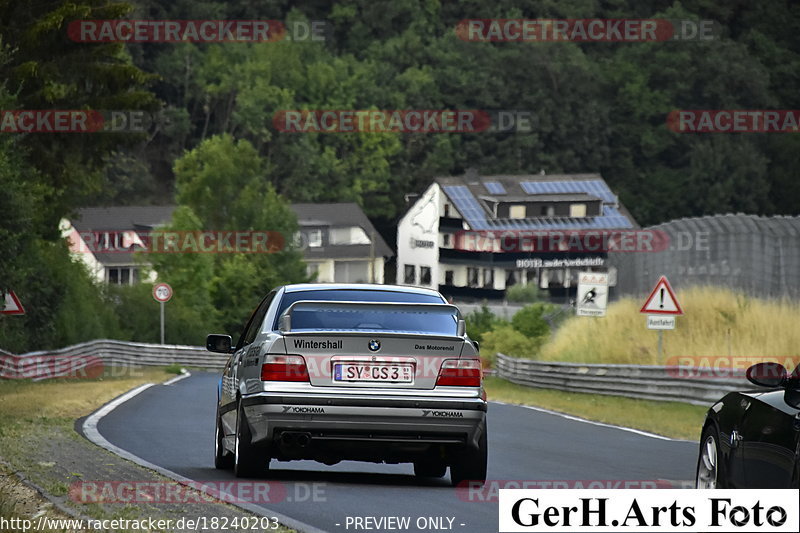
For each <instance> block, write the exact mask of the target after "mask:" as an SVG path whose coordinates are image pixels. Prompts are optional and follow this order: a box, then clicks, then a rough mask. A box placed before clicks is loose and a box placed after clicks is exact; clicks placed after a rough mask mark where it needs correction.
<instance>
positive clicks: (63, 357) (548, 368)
mask: <svg viewBox="0 0 800 533" xmlns="http://www.w3.org/2000/svg"><path fill="white" fill-rule="evenodd" d="M226 360H227V357H226V356H225V355H221V354H215V353H211V352H208V351H206V350H205V349H204V348H202V347H199V346H182V345H161V344H146V343H142V342H124V341H115V340H94V341H89V342H84V343H81V344H76V345H74V346H68V347H66V348H61V349H59V350H49V351H37V352H30V353H26V354H21V355H14V354H9V353H8V352H2V353H0V378H8V379H19V378H27V379H47V378H54V377H62V376H70V375H76V374H79V373H80V371H82V370H83V371H86V370H91V369H93V368H102V367H103V366H166V365H171V364H179V365H181V366H191V367H199V368H209V369H221V368H222V367H223V366H224V365H225V361H226ZM737 372H738V374H737ZM494 374H495V375H497V376H498V377H501V378H503V379H507V380H508V381H511V382H514V383H518V384H520V385H528V386H532V387H542V388H548V389H557V390H565V391H576V392H590V393H595V394H607V395H611V396H625V397H628V398H641V399H646V400H661V401H679V402H688V403H692V404H695V405H708V404H710V403H713V402H715V401H716V400H718V399H719V398H720V397H722V396H723V395H724V394H725V393H726V392H730V391H733V390H741V389H748V388H752V386H751V385H750V384H749V382H748V381H747V380H746V379H745V378H744V375H743V374H744V373H743V371H735V370H731V371H726V370H724V369H722V370H721V369H713V368H694V367H679V366H648V365H601V364H580V363H557V362H545V361H533V360H530V359H519V358H516V357H509V356H507V355H504V354H497V362H496V364H495V369H494ZM726 374H729V375H730V376H731V377H724V376H725V375H726Z"/></svg>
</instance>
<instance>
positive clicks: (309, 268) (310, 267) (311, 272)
mask: <svg viewBox="0 0 800 533" xmlns="http://www.w3.org/2000/svg"><path fill="white" fill-rule="evenodd" d="M306 275H307V276H309V277H311V279H312V280H316V281H319V263H308V264H306Z"/></svg>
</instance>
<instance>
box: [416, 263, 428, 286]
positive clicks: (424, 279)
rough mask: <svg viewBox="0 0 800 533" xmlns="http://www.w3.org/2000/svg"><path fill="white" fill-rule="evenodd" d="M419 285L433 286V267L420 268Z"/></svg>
mask: <svg viewBox="0 0 800 533" xmlns="http://www.w3.org/2000/svg"><path fill="white" fill-rule="evenodd" d="M419 284H420V285H430V284H431V267H426V266H423V267H419Z"/></svg>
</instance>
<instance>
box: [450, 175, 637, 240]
mask: <svg viewBox="0 0 800 533" xmlns="http://www.w3.org/2000/svg"><path fill="white" fill-rule="evenodd" d="M593 181H594V186H593V187H596V189H593V192H594V195H595V196H598V197H600V198H603V197H604V196H606V197H608V198H610V200H608V201H614V200H615V198H614V195H613V193H611V191H610V190H609V189H608V187H606V186H605V184H604V183H603V182H601V181H599V180H593ZM576 183H580V182H564V181H561V182H552V181H551V182H530V181H529V182H523V183H522V187H523V189H525V191H526V192H528V193H529V194H553V193H568V194H569V193H576V192H586V191H587V189H586V187H585V186H581V187H580V188H579V189H576V188H575V186H574V185H573V184H576ZM542 184H546V185H545V187H541V188H539V189H540V190H536V191H529V190H528V187H526V185H542ZM547 184H549V185H547ZM555 184H557V185H555ZM442 189H443V190H444V192H445V194H447V196H448V197H450V200H451V201H452V202H453V205H455V207H456V209H458V211H459V212H460V213H461V215H462V216H463V217H464V219H465V220H466V221H467V223H468V224H469V225H470V227H471V228H472V229H473V230H517V229H532V230H564V229H625V228H632V227H633V224H632V223H631V221H630V220H629V219H628V218H627V217H626V216H624V215H623V214H622V213H620V211H619V210H618V209H617V208H615V207H613V206H610V205H604V206H603V214H602V215H600V216H596V217H548V218H527V219H499V220H491V219H487V215H486V211H485V210H484V209H483V208H482V207H481V205H480V204H479V203H478V200H477V199H476V198H475V196H473V194H472V192H471V191H470V190H469V188H468V187H466V186H464V185H445V186H443V187H442ZM495 194H496V193H495ZM603 199H605V198H603Z"/></svg>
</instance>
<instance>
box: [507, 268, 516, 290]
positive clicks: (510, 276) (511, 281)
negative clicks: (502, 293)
mask: <svg viewBox="0 0 800 533" xmlns="http://www.w3.org/2000/svg"><path fill="white" fill-rule="evenodd" d="M516 284H517V276H516V274H515V273H514V271H513V270H506V287H511V286H514V285H516Z"/></svg>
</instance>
